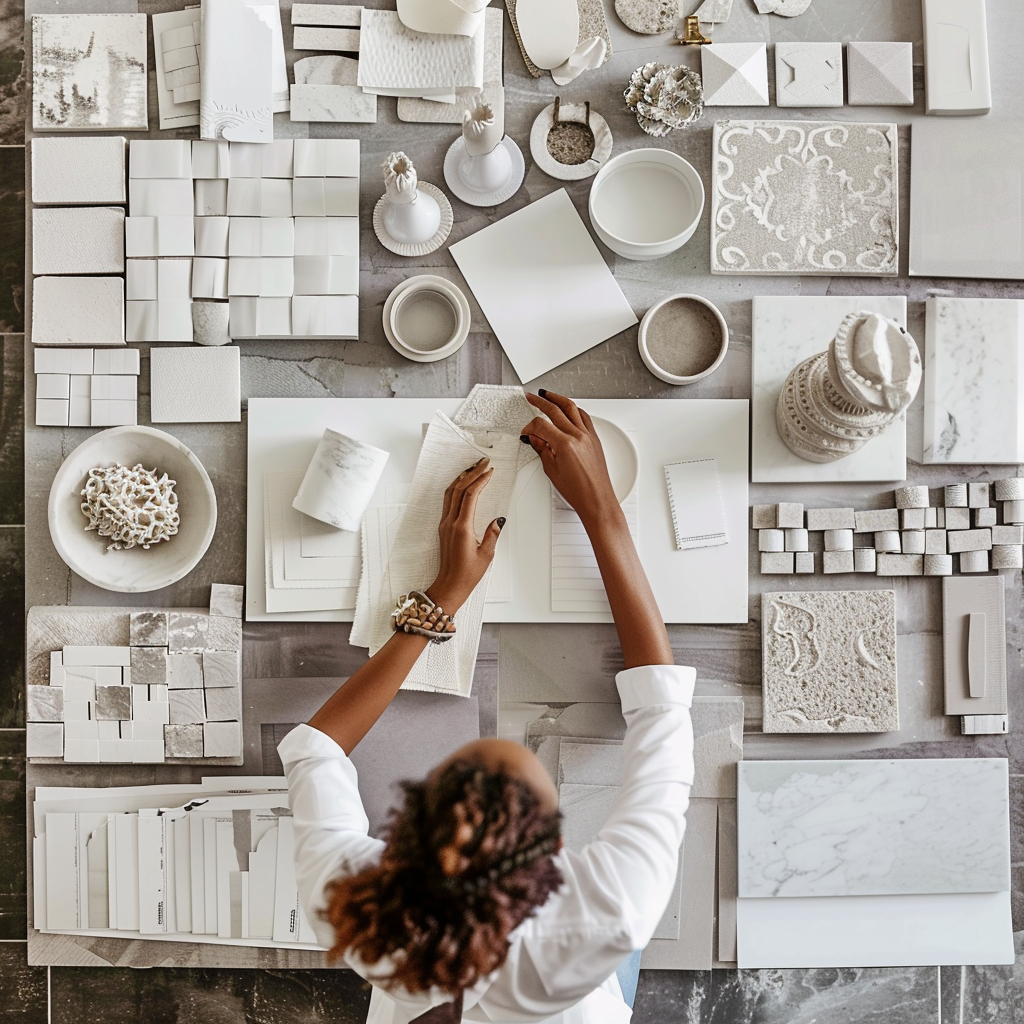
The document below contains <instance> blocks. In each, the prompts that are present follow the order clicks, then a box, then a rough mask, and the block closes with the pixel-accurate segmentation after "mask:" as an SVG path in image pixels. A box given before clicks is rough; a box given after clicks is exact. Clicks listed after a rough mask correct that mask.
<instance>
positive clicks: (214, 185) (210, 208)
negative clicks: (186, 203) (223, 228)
mask: <svg viewBox="0 0 1024 1024" xmlns="http://www.w3.org/2000/svg"><path fill="white" fill-rule="evenodd" d="M192 190H193V192H194V193H195V197H196V205H195V211H194V212H195V215H196V217H197V218H198V217H226V216H227V215H228V179H227V178H196V180H195V181H194V182H192Z"/></svg>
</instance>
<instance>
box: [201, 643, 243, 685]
mask: <svg viewBox="0 0 1024 1024" xmlns="http://www.w3.org/2000/svg"><path fill="white" fill-rule="evenodd" d="M238 676H239V664H238V655H237V654H236V653H234V652H233V651H204V652H203V686H205V687H206V689H208V690H209V689H213V688H218V687H222V686H237V685H238Z"/></svg>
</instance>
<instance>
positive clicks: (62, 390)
mask: <svg viewBox="0 0 1024 1024" xmlns="http://www.w3.org/2000/svg"><path fill="white" fill-rule="evenodd" d="M70 397H71V375H70V374H68V373H37V374H36V400H37V401H38V400H39V399H45V398H63V399H68V398H70Z"/></svg>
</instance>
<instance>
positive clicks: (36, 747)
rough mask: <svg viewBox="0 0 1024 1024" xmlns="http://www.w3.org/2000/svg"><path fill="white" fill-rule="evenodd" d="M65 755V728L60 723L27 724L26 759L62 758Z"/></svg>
mask: <svg viewBox="0 0 1024 1024" xmlns="http://www.w3.org/2000/svg"><path fill="white" fill-rule="evenodd" d="M63 754H64V726H63V725H62V724H61V723H60V722H28V723H26V725H25V756H26V757H61V756H63Z"/></svg>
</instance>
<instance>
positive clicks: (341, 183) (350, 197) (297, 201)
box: [274, 178, 359, 217]
mask: <svg viewBox="0 0 1024 1024" xmlns="http://www.w3.org/2000/svg"><path fill="white" fill-rule="evenodd" d="M291 213H294V214H295V216H296V217H355V216H357V215H358V214H359V179H358V178H296V179H295V180H294V181H293V182H292V207H291V210H290V211H289V214H286V215H284V216H287V215H290V214H291ZM274 216H282V214H275V215H274Z"/></svg>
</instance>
